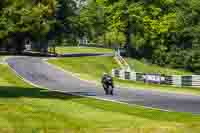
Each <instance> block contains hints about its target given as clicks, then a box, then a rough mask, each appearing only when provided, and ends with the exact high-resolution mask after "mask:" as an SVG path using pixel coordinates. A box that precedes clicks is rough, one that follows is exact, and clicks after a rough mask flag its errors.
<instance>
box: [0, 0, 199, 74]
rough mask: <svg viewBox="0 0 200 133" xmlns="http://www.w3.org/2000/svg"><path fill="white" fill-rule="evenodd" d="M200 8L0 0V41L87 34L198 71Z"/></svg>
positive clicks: (173, 0) (132, 0)
mask: <svg viewBox="0 0 200 133" xmlns="http://www.w3.org/2000/svg"><path fill="white" fill-rule="evenodd" d="M199 7H200V1H199V0H1V1H0V46H2V45H5V44H6V45H7V44H10V43H11V44H13V45H16V46H20V44H21V43H22V41H23V39H24V38H25V37H27V36H28V37H30V38H32V39H33V40H36V41H38V40H39V41H40V42H41V41H42V42H44V43H48V42H50V40H56V41H57V42H58V43H57V44H62V42H63V40H68V41H71V43H77V38H82V37H87V38H88V39H89V40H90V41H91V42H95V43H97V44H99V45H105V46H115V47H116V46H119V47H127V45H129V47H128V48H129V51H130V53H131V55H132V56H133V57H137V58H145V59H147V60H148V61H150V62H152V63H156V64H159V65H161V66H169V67H175V68H184V69H187V70H191V71H194V72H197V73H198V72H200V53H199V50H200V8H199ZM13 42H14V43H13ZM42 44H43V43H42ZM18 48H19V51H20V49H21V48H20V47H18Z"/></svg>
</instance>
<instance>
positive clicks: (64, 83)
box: [7, 57, 200, 114]
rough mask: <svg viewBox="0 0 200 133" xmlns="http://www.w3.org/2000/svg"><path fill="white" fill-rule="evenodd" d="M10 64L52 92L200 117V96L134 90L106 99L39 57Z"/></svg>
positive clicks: (10, 60)
mask: <svg viewBox="0 0 200 133" xmlns="http://www.w3.org/2000/svg"><path fill="white" fill-rule="evenodd" d="M7 63H8V64H9V66H10V67H11V68H13V69H14V70H15V71H16V72H17V73H18V74H19V75H21V76H22V77H24V78H25V79H26V80H28V81H30V82H32V83H34V84H37V85H40V86H43V87H46V88H48V89H49V90H56V91H62V92H66V93H73V94H78V95H79V94H80V95H84V96H91V97H97V98H102V99H107V100H113V101H118V102H125V103H129V104H136V105H142V106H145V107H153V108H158V109H163V110H169V111H178V112H190V113H194V114H200V96H194V95H184V94H174V93H166V92H158V91H151V90H138V89H134V88H129V89H128V88H115V93H114V96H106V95H105V94H104V92H103V89H102V88H101V87H99V86H96V85H95V84H92V83H88V82H85V81H82V80H79V79H77V78H76V77H74V76H72V75H71V74H69V73H66V72H63V71H61V70H60V69H57V68H56V67H54V66H52V65H49V64H47V63H45V61H44V60H42V58H40V57H11V58H8V59H7Z"/></svg>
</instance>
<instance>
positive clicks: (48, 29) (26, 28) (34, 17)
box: [0, 0, 77, 52]
mask: <svg viewBox="0 0 200 133" xmlns="http://www.w3.org/2000/svg"><path fill="white" fill-rule="evenodd" d="M76 8H77V7H76V3H75V2H74V1H73V0H1V1H0V46H1V47H2V46H3V45H6V47H7V48H9V47H16V48H17V51H19V52H21V51H22V50H23V48H22V47H23V46H22V44H23V41H24V39H25V38H31V40H34V41H35V42H40V43H41V44H40V45H44V44H46V43H48V41H49V40H53V39H55V38H59V37H58V36H63V34H64V35H68V34H72V31H73V28H72V26H71V24H72V19H71V17H72V16H74V12H75V10H77V9H76ZM66 33H68V34H66Z"/></svg>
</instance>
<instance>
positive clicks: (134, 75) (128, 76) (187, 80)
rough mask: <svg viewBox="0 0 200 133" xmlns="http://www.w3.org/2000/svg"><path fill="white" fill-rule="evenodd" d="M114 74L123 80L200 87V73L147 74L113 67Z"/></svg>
mask: <svg viewBox="0 0 200 133" xmlns="http://www.w3.org/2000/svg"><path fill="white" fill-rule="evenodd" d="M112 76H113V77H116V78H119V79H122V80H132V81H143V82H145V83H156V84H166V85H173V86H176V87H200V75H190V76H181V75H172V76H167V75H161V74H147V73H138V72H133V71H127V70H126V69H113V70H112Z"/></svg>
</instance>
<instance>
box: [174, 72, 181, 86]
mask: <svg viewBox="0 0 200 133" xmlns="http://www.w3.org/2000/svg"><path fill="white" fill-rule="evenodd" d="M172 83H173V85H174V86H177V87H181V86H182V76H180V75H173V76H172Z"/></svg>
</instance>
